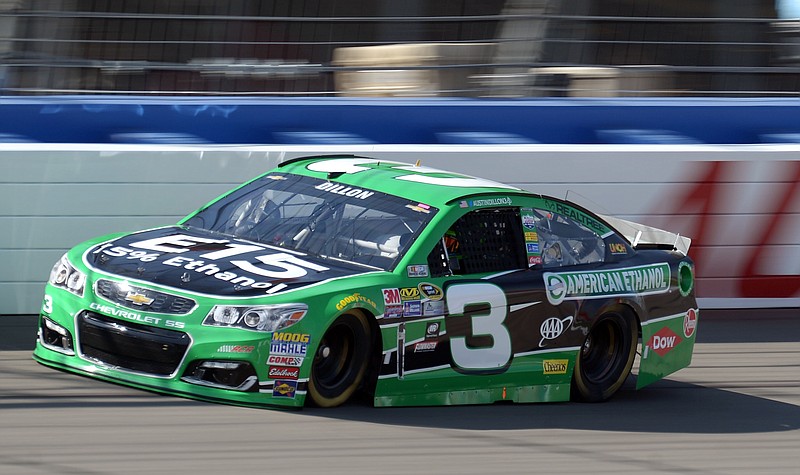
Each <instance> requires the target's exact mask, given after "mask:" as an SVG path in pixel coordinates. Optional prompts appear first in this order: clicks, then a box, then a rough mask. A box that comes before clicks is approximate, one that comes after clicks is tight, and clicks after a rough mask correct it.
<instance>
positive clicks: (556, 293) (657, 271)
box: [544, 263, 670, 305]
mask: <svg viewBox="0 0 800 475" xmlns="http://www.w3.org/2000/svg"><path fill="white" fill-rule="evenodd" d="M669 282H670V268H669V264H667V263H659V264H651V265H646V266H638V267H627V268H623V269H612V270H599V271H591V272H546V273H545V274H544V285H545V289H546V291H547V300H548V301H549V302H550V303H551V304H553V305H558V304H560V303H561V302H563V301H564V300H579V299H591V298H598V297H606V296H613V295H635V294H640V295H647V294H656V293H664V292H666V291H668V290H669Z"/></svg>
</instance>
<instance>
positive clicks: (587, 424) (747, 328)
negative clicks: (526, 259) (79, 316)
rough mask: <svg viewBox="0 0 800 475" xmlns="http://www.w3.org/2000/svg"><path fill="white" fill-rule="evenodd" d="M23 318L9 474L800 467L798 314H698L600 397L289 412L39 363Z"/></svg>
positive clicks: (1, 370) (4, 348) (8, 438)
mask: <svg viewBox="0 0 800 475" xmlns="http://www.w3.org/2000/svg"><path fill="white" fill-rule="evenodd" d="M33 321H34V320H33V317H0V441H1V442H0V474H3V475H6V474H7V475H18V474H19V475H25V474H84V475H99V474H145V473H153V474H163V473H181V474H182V473H187V474H206V473H207V474H218V475H223V474H239V473H264V474H278V473H280V474H295V473H297V474H305V473H314V474H317V473H319V474H404V475H409V474H413V475H417V474H420V475H421V474H442V473H453V474H479V473H480V474H485V473H489V474H523V473H525V474H528V473H579V474H603V473H614V474H625V473H637V474H638V473H681V474H793V475H797V474H799V473H800V310H798V309H790V310H783V311H774V310H760V311H716V312H710V311H707V312H706V313H704V314H703V316H702V320H701V322H700V326H699V327H698V332H699V333H698V339H699V344H698V345H697V347H696V350H695V356H694V360H693V363H692V366H691V367H689V368H687V369H684V370H681V371H680V372H678V373H676V374H674V375H672V376H671V377H670V378H669V379H667V380H664V381H660V382H658V383H656V384H654V385H652V386H650V387H649V388H646V389H644V390H642V391H639V392H636V391H634V390H633V389H632V387H631V386H630V384H629V385H628V386H627V387H626V388H623V390H622V391H621V392H620V393H618V395H617V396H616V397H615V398H614V399H613V400H612V401H610V402H607V403H602V404H578V403H564V404H527V405H513V404H512V405H494V406H467V407H440V408H398V409H375V408H371V407H368V406H366V405H361V404H355V403H354V404H351V405H348V406H345V407H341V408H337V409H334V410H319V409H305V410H303V411H298V412H280V411H270V410H258V409H247V408H239V407H231V406H223V405H215V404H207V403H201V402H194V401H189V400H185V399H178V398H173V397H166V396H158V395H154V394H150V393H147V392H142V391H138V390H134V389H128V388H124V387H119V386H115V385H112V384H108V383H102V382H99V381H94V380H90V379H86V378H82V377H78V376H72V375H69V374H65V373H61V372H58V371H55V370H52V369H48V368H45V367H43V366H40V365H39V364H37V363H35V362H34V361H33V360H32V359H31V349H32V346H33V338H34V336H33V334H34V333H35V330H34V329H33V324H32V322H33ZM630 382H631V381H629V383H630Z"/></svg>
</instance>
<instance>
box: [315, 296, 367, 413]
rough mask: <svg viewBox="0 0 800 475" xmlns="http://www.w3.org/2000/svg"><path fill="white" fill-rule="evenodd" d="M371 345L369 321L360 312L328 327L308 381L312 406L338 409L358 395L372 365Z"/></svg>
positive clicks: (344, 317) (338, 320) (349, 314)
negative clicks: (368, 367) (370, 360)
mask: <svg viewBox="0 0 800 475" xmlns="http://www.w3.org/2000/svg"><path fill="white" fill-rule="evenodd" d="M371 342H372V336H371V330H370V325H369V321H368V320H367V317H366V315H364V314H363V313H361V312H358V311H356V312H353V313H348V314H345V315H342V316H341V317H339V318H337V319H336V320H335V321H334V322H333V324H332V325H331V326H330V327H328V329H327V330H326V331H325V335H324V336H323V337H322V340H321V341H320V343H319V346H318V348H317V352H316V353H315V355H314V362H313V365H312V367H311V377H310V378H309V380H308V397H309V399H310V403H311V404H312V405H314V406H317V407H336V406H339V405H341V404H344V403H345V402H346V401H347V400H348V399H349V398H350V396H352V395H353V393H355V392H356V390H357V389H358V387H359V385H360V384H361V381H362V380H363V379H364V374H365V373H366V370H367V366H368V364H369V358H370V355H371V348H370V346H371Z"/></svg>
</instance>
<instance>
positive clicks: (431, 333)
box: [425, 322, 441, 340]
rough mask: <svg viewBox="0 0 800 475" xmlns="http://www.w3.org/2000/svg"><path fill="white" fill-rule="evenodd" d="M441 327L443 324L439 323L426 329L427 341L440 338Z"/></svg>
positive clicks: (430, 324) (432, 323) (431, 324)
mask: <svg viewBox="0 0 800 475" xmlns="http://www.w3.org/2000/svg"><path fill="white" fill-rule="evenodd" d="M440 327H441V323H439V322H431V323H429V324H428V326H427V327H425V339H426V340H433V339H436V338H439V328H440Z"/></svg>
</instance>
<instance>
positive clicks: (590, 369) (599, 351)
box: [581, 319, 627, 383]
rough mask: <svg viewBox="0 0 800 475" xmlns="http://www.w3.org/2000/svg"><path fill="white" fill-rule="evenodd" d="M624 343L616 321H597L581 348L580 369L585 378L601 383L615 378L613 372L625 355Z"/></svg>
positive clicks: (620, 328) (621, 331) (620, 329)
mask: <svg viewBox="0 0 800 475" xmlns="http://www.w3.org/2000/svg"><path fill="white" fill-rule="evenodd" d="M624 345H625V342H624V338H623V330H622V327H621V326H620V325H619V323H618V322H616V321H615V320H612V319H606V320H603V321H601V322H598V323H597V324H596V325H595V326H594V328H592V331H591V333H589V336H588V337H587V338H586V341H585V342H584V344H583V348H581V370H582V372H583V375H584V377H585V378H586V380H587V381H589V382H591V383H601V382H603V381H606V380H608V379H609V378H611V379H613V378H616V374H615V373H616V372H617V370H618V369H619V367H620V365H622V364H624V361H623V360H624V359H625V357H626V356H627V352H626V351H624Z"/></svg>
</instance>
